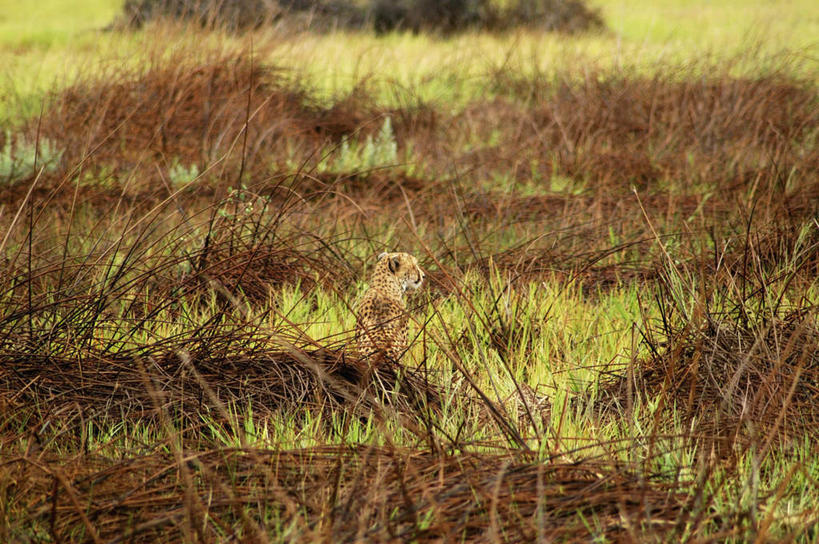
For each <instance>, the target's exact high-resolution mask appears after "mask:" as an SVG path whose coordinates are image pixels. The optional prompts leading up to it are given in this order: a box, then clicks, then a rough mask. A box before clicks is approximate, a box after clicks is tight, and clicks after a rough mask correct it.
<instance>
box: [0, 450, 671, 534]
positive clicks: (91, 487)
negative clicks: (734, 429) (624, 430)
mask: <svg viewBox="0 0 819 544" xmlns="http://www.w3.org/2000/svg"><path fill="white" fill-rule="evenodd" d="M8 469H12V470H14V471H16V473H17V474H18V475H19V476H20V478H19V479H18V481H19V482H20V483H19V484H18V485H16V486H14V487H13V488H12V489H11V490H9V493H10V495H9V499H10V504H11V505H12V506H11V508H12V509H13V510H22V509H26V510H27V514H28V515H26V516H24V517H21V518H18V519H24V520H25V521H24V522H23V523H21V524H18V523H15V524H14V525H12V526H11V527H8V528H7V529H6V531H8V532H10V533H11V534H12V535H15V534H18V533H19V532H21V531H38V533H39V532H43V533H44V534H49V535H51V537H52V538H54V539H60V540H62V539H69V540H70V539H72V538H71V535H77V534H85V535H86V536H87V537H92V538H93V539H94V540H99V541H106V542H107V541H112V539H113V541H117V540H119V539H124V540H127V541H129V542H149V541H154V540H155V539H156V538H158V537H159V535H161V539H162V540H163V541H164V542H184V541H189V540H190V539H191V538H193V539H200V540H202V541H213V540H218V539H223V538H230V537H231V535H233V537H236V538H243V539H247V538H250V537H251V535H255V537H256V538H262V536H263V535H265V534H270V532H271V531H272V532H273V533H274V534H277V533H279V532H281V533H285V531H286V533H287V534H289V535H291V536H292V535H297V538H298V539H299V540H302V541H311V542H360V541H362V540H366V541H370V542H387V541H389V542H393V541H403V542H406V541H414V542H441V541H460V540H465V541H467V542H484V541H492V540H495V539H499V538H501V537H500V535H503V541H504V542H531V541H533V540H534V539H536V538H538V537H540V538H545V539H549V540H553V539H555V540H587V539H590V538H594V537H605V538H606V539H607V540H615V541H635V540H640V539H647V538H648V539H663V537H664V536H665V537H668V536H670V535H673V534H675V532H676V531H679V530H682V528H683V527H684V526H685V521H686V517H687V516H681V514H682V512H683V509H684V508H685V503H686V496H685V494H683V493H680V492H678V491H677V488H678V486H680V485H681V483H664V482H662V481H660V480H659V479H657V478H652V477H638V476H637V475H635V474H631V473H629V472H628V471H627V470H623V469H622V467H616V466H612V465H607V464H605V463H598V462H593V461H581V462H577V463H571V464H567V463H560V462H551V463H541V462H532V461H530V460H527V459H525V458H521V457H520V456H514V455H498V454H485V455H458V456H451V455H446V454H434V453H428V452H421V451H413V450H409V449H400V448H373V447H358V448H348V447H317V448H313V449H306V450H295V451H273V450H262V449H221V450H216V451H211V452H187V451H180V452H179V453H178V455H171V454H166V453H154V454H149V455H143V456H139V457H135V458H133V459H129V460H127V461H115V460H106V459H104V458H100V457H94V456H90V455H87V456H79V457H77V458H76V459H75V460H73V461H70V462H68V463H66V462H64V461H62V460H56V459H51V458H49V457H40V458H36V459H35V458H33V457H22V458H20V459H17V460H15V461H14V462H13V463H12V464H11V465H6V468H5V469H3V470H8ZM80 505H82V506H80ZM578 514H582V515H578ZM586 520H589V521H590V523H589V521H586ZM225 531H228V534H225ZM195 535H196V536H195ZM241 535H243V536H241Z"/></svg>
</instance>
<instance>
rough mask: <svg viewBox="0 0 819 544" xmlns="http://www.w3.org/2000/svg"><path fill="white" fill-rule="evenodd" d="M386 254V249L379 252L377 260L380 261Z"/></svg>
mask: <svg viewBox="0 0 819 544" xmlns="http://www.w3.org/2000/svg"><path fill="white" fill-rule="evenodd" d="M386 256H387V252H386V251H384V252H382V253H379V254H378V257H377V258H376V260H377V261H380V260H381V259H383V258H384V257H386Z"/></svg>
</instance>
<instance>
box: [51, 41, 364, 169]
mask: <svg viewBox="0 0 819 544" xmlns="http://www.w3.org/2000/svg"><path fill="white" fill-rule="evenodd" d="M52 102H53V103H52V105H51V107H50V109H49V115H48V116H47V118H45V119H44V120H43V123H42V127H41V131H42V132H41V134H42V136H43V137H44V138H47V139H49V140H51V141H53V142H55V143H57V145H58V146H59V147H60V148H61V149H64V160H65V162H66V164H68V165H72V166H75V165H78V164H85V163H86V162H90V163H91V164H93V165H95V166H99V165H105V166H107V167H109V168H115V169H117V170H123V171H125V172H129V171H131V170H132V169H134V168H141V169H142V170H143V171H145V172H148V173H149V174H151V175H153V174H154V173H155V167H154V163H155V162H157V163H159V164H161V165H163V167H165V166H167V165H170V164H171V163H172V162H173V161H174V160H177V161H179V162H180V163H181V164H184V165H190V164H195V165H199V166H200V167H201V169H202V170H204V169H205V168H207V167H210V166H213V165H214V164H220V167H219V169H218V170H217V172H221V171H223V170H224V169H226V168H230V169H235V168H240V167H241V165H243V166H244V168H245V169H246V170H254V169H257V168H262V169H265V168H269V166H270V165H269V163H268V162H267V161H268V160H269V158H268V157H269V155H270V154H275V153H276V151H277V150H281V149H283V146H284V147H286V146H287V145H290V146H294V147H298V145H299V144H300V143H301V144H305V143H308V142H312V143H313V144H314V145H313V146H315V145H316V144H322V143H325V142H332V141H337V140H338V139H339V138H340V137H341V136H342V135H345V134H350V133H352V132H353V131H355V130H357V129H359V128H360V127H361V126H362V125H364V124H365V121H366V120H367V119H370V118H372V117H373V114H372V113H371V112H369V111H368V109H367V108H366V107H364V106H363V104H362V103H361V102H359V101H357V99H354V98H353V97H350V98H348V99H347V100H345V101H339V102H338V103H336V105H334V106H332V107H330V108H323V107H320V106H318V105H317V104H315V103H314V102H313V101H312V99H311V98H309V97H308V95H307V94H306V93H305V92H304V91H303V90H301V89H300V88H299V87H298V85H297V84H294V83H292V82H287V80H286V79H285V76H284V74H282V73H281V72H280V71H277V70H276V69H273V68H270V67H266V66H260V65H258V64H254V63H253V62H252V60H250V59H248V58H245V57H238V58H228V57H222V58H216V59H213V60H211V61H208V62H202V63H199V64H191V63H190V62H189V61H187V60H185V59H176V62H175V61H173V60H171V61H170V62H161V63H158V64H157V65H154V66H151V67H149V68H148V69H147V70H146V71H145V72H144V73H141V74H139V75H138V76H137V77H129V76H123V75H122V74H118V75H114V76H112V77H110V78H109V79H107V80H103V81H96V82H80V83H78V84H75V85H74V86H72V87H69V88H68V89H65V90H64V91H61V92H60V94H59V95H58V96H56V97H54V98H53V101H52ZM152 171H154V172H153V173H152ZM234 179H235V178H234Z"/></svg>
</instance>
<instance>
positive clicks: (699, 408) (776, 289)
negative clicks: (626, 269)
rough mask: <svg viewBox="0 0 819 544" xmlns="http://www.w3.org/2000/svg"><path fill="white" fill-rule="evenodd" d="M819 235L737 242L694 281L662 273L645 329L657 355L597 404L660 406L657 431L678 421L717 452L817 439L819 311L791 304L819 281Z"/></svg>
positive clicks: (605, 391)
mask: <svg viewBox="0 0 819 544" xmlns="http://www.w3.org/2000/svg"><path fill="white" fill-rule="evenodd" d="M816 235H817V233H816V231H815V229H809V230H806V231H805V230H803V231H798V230H794V229H781V228H779V229H776V230H773V231H768V232H767V233H766V232H765V229H760V230H758V231H756V232H754V233H753V234H747V235H745V236H743V237H739V239H738V240H736V244H735V245H736V246H737V247H738V249H731V250H722V251H720V250H714V251H713V253H714V255H713V257H712V258H711V263H710V264H711V265H715V266H709V264H708V260H707V259H703V260H699V261H694V264H693V266H697V267H698V268H697V269H696V272H694V273H695V274H696V277H695V279H691V280H688V281H691V282H692V283H690V284H689V283H687V282H686V280H684V279H683V278H685V277H687V276H686V274H687V273H689V271H687V269H686V267H685V266H681V267H680V269H678V270H674V269H670V268H667V269H666V270H664V271H663V272H662V273H661V278H662V282H661V285H662V289H661V291H660V293H661V294H660V295H659V296H660V297H662V298H658V302H659V303H660V310H661V322H660V324H659V325H658V326H654V325H650V326H648V327H647V329H646V330H645V331H644V332H643V338H644V340H645V342H646V344H647V347H648V349H649V350H650V355H649V356H648V357H647V358H645V359H643V360H640V361H637V362H636V363H634V364H632V365H630V366H629V367H628V368H627V369H625V371H624V372H621V373H619V374H618V375H616V376H613V377H612V376H609V377H607V378H603V385H602V386H601V389H600V397H599V400H598V403H599V406H600V407H605V409H607V410H611V409H612V408H615V407H616V408H617V409H618V410H619V409H622V408H623V407H626V406H629V407H630V406H631V405H632V404H633V403H634V402H635V399H640V400H642V401H644V402H648V401H657V399H659V407H658V414H663V416H664V417H659V416H648V415H646V417H647V418H649V419H652V420H653V425H657V424H659V425H667V424H669V422H670V421H671V418H670V417H668V416H670V415H672V414H673V415H674V417H676V419H677V423H678V424H679V425H681V427H682V428H683V429H686V432H689V431H690V432H691V433H692V435H693V436H692V438H694V439H695V441H696V442H698V443H704V444H705V445H706V448H705V450H706V452H707V451H708V450H709V449H710V448H714V450H715V451H716V452H718V453H719V454H720V455H730V454H732V453H733V454H741V453H743V452H745V451H746V449H747V448H749V447H754V448H756V450H757V451H759V452H760V453H767V451H768V450H769V448H770V447H771V445H772V444H776V445H784V446H798V445H799V443H800V441H801V440H803V439H804V438H806V437H807V438H809V439H810V440H816V439H818V438H819V409H817V407H819V388H817V387H816V384H817V383H819V314H817V311H816V310H817V308H816V306H815V304H812V303H811V301H810V299H809V297H801V296H800V297H798V298H796V299H793V300H789V299H790V297H791V295H790V292H791V291H790V289H791V288H792V287H793V286H799V289H805V288H808V289H809V288H810V287H807V286H811V285H814V284H815V281H816V274H815V272H816V267H817V257H816V256H817V248H818V247H819V240H817V238H816ZM669 270H672V271H671V272H669ZM680 289H682V290H683V291H682V292H685V293H686V294H685V295H681V291H680ZM798 292H799V291H798ZM680 296H691V297H695V298H693V299H692V301H691V302H689V303H686V302H683V301H680V300H679V297H680ZM687 304H693V309H688V308H687V307H686V305H687ZM615 411H616V410H615Z"/></svg>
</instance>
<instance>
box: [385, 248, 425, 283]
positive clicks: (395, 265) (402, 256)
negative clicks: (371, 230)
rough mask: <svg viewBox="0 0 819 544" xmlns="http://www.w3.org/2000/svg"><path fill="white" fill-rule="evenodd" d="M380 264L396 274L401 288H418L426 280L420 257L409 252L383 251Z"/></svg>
mask: <svg viewBox="0 0 819 544" xmlns="http://www.w3.org/2000/svg"><path fill="white" fill-rule="evenodd" d="M378 264H379V266H384V267H385V269H386V271H388V272H389V273H390V274H392V275H393V276H395V278H396V279H397V280H398V281H399V283H400V284H401V289H403V290H404V291H406V290H407V289H418V288H419V287H421V284H422V283H423V282H424V271H423V270H421V267H420V266H418V259H416V258H415V257H413V256H412V255H410V254H409V253H382V254H380V255H379V256H378Z"/></svg>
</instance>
